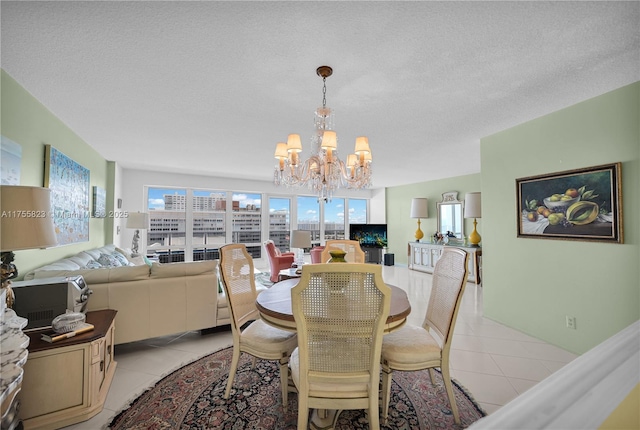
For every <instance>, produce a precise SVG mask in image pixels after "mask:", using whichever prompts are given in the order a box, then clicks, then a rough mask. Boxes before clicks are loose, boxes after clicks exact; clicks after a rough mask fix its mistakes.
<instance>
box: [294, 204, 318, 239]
mask: <svg viewBox="0 0 640 430" xmlns="http://www.w3.org/2000/svg"><path fill="white" fill-rule="evenodd" d="M297 200H298V201H297V203H298V228H297V229H298V230H309V231H310V232H311V244H312V245H319V244H320V238H321V236H320V203H318V198H317V197H303V196H299V197H298V198H297Z"/></svg>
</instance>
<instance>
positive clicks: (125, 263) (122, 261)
mask: <svg viewBox="0 0 640 430" xmlns="http://www.w3.org/2000/svg"><path fill="white" fill-rule="evenodd" d="M111 256H112V257H114V258H115V259H116V260H118V261H119V262H120V265H121V266H128V265H129V260H127V257H125V256H124V255H122V254H121V253H119V252H118V251H114V252H112V253H111Z"/></svg>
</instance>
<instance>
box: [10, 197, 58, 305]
mask: <svg viewBox="0 0 640 430" xmlns="http://www.w3.org/2000/svg"><path fill="white" fill-rule="evenodd" d="M0 211H1V213H2V216H1V217H0V232H1V233H2V234H1V235H0V251H1V255H0V258H1V259H2V266H1V271H2V276H1V278H2V288H3V289H6V293H7V299H6V302H7V306H8V307H12V306H13V301H14V295H13V291H12V290H11V286H10V285H11V279H14V278H16V277H17V276H18V269H17V267H16V266H15V264H13V260H14V258H15V255H14V254H13V251H20V250H23V249H35V248H48V247H50V246H54V245H57V243H58V240H57V238H56V233H55V228H54V226H53V217H52V213H51V190H50V189H49V188H42V187H30V186H21V185H0Z"/></svg>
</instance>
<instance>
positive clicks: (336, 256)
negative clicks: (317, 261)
mask: <svg viewBox="0 0 640 430" xmlns="http://www.w3.org/2000/svg"><path fill="white" fill-rule="evenodd" d="M329 255H331V259H330V260H329V261H328V262H329V263H346V262H347V260H345V259H344V256H345V255H347V253H346V252H345V251H343V250H340V249H336V250H333V251H329Z"/></svg>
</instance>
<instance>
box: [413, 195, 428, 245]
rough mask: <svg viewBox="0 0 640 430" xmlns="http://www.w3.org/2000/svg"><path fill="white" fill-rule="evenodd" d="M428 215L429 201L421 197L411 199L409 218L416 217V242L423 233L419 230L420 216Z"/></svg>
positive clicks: (425, 216) (426, 216)
mask: <svg viewBox="0 0 640 430" xmlns="http://www.w3.org/2000/svg"><path fill="white" fill-rule="evenodd" d="M428 217H429V202H428V200H427V199H425V198H423V197H418V198H415V199H412V200H411V218H418V229H417V230H416V242H420V239H422V238H423V237H424V233H423V232H422V230H420V218H428Z"/></svg>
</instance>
